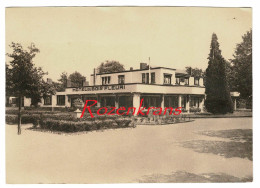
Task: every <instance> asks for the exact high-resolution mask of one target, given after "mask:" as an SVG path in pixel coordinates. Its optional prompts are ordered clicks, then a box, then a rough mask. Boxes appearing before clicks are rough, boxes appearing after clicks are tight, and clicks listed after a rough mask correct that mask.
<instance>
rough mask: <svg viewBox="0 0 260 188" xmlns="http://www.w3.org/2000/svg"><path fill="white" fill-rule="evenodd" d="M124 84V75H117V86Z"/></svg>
mask: <svg viewBox="0 0 260 188" xmlns="http://www.w3.org/2000/svg"><path fill="white" fill-rule="evenodd" d="M124 83H125V75H118V84H124Z"/></svg>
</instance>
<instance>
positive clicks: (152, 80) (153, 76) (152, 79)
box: [151, 72, 155, 84]
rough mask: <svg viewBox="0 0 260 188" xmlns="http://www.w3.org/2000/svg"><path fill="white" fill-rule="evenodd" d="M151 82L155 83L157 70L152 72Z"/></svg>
mask: <svg viewBox="0 0 260 188" xmlns="http://www.w3.org/2000/svg"><path fill="white" fill-rule="evenodd" d="M151 83H152V84H155V72H152V73H151Z"/></svg>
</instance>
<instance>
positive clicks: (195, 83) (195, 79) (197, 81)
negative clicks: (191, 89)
mask: <svg viewBox="0 0 260 188" xmlns="http://www.w3.org/2000/svg"><path fill="white" fill-rule="evenodd" d="M199 80H200V78H194V85H197V86H198V85H199Z"/></svg>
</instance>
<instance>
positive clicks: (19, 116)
mask: <svg viewBox="0 0 260 188" xmlns="http://www.w3.org/2000/svg"><path fill="white" fill-rule="evenodd" d="M18 99H19V102H18V104H19V111H18V132H17V134H18V135H20V134H21V133H22V131H21V120H22V118H21V107H22V97H21V96H20V97H19V98H18Z"/></svg>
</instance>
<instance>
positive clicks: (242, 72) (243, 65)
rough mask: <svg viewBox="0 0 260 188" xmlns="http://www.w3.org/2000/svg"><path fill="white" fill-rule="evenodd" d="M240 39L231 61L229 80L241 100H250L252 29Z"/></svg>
mask: <svg viewBox="0 0 260 188" xmlns="http://www.w3.org/2000/svg"><path fill="white" fill-rule="evenodd" d="M242 39H243V41H242V42H241V43H240V44H237V46H236V50H235V53H234V55H233V56H234V59H232V60H231V63H232V65H233V66H232V69H233V70H232V77H231V79H233V85H234V89H235V90H237V91H238V92H240V97H241V98H243V99H252V29H251V30H250V31H248V32H247V33H246V34H245V35H244V36H242Z"/></svg>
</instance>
